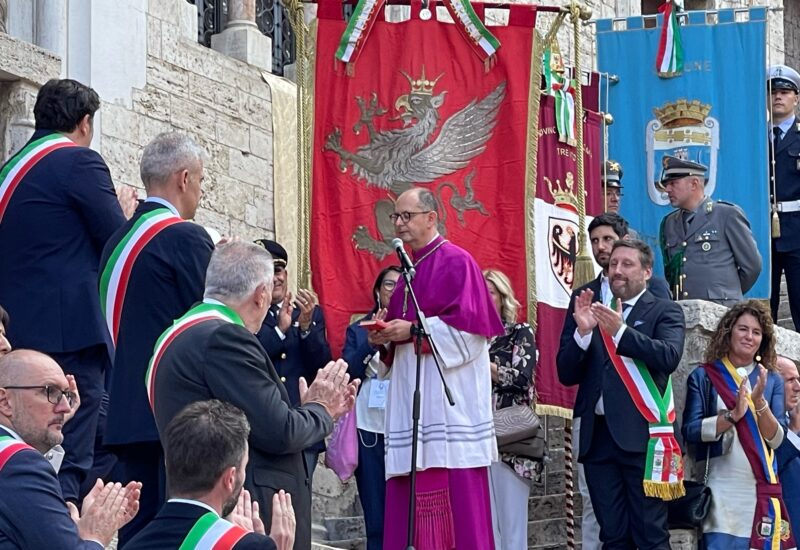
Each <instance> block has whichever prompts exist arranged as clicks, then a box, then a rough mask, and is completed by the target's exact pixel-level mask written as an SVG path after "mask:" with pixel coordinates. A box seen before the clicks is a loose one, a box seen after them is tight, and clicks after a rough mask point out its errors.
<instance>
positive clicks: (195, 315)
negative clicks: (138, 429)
mask: <svg viewBox="0 0 800 550" xmlns="http://www.w3.org/2000/svg"><path fill="white" fill-rule="evenodd" d="M214 319H217V320H222V321H225V322H226V323H235V324H237V325H240V326H244V322H243V321H242V318H241V317H239V314H238V313H236V312H235V311H234V310H232V309H231V308H229V307H228V306H226V305H224V304H219V303H209V302H201V303H199V304H197V305H196V306H194V307H193V308H192V309H190V310H189V311H187V312H186V313H185V314H184V315H183V317H181V318H180V319H177V320H176V321H175V322H174V323H172V326H171V327H169V328H168V329H167V330H165V331H164V332H163V334H161V336H159V337H158V340H156V345H155V348H154V349H153V357H152V358H151V359H150V365H149V366H148V367H147V372H146V373H145V375H144V383H145V386H147V397H148V399H149V400H150V407H151V408H152V409H153V410H154V411H155V397H156V374H157V373H158V364H159V363H160V361H161V358H162V357H163V356H164V353H165V352H166V350H167V348H168V347H169V345H170V344H171V343H172V342H173V341H175V339H176V338H177V337H178V336H180V335H181V334H182V333H183V332H184V331H186V330H188V329H190V328H191V327H193V326H195V325H198V324H200V323H203V322H205V321H211V320H214Z"/></svg>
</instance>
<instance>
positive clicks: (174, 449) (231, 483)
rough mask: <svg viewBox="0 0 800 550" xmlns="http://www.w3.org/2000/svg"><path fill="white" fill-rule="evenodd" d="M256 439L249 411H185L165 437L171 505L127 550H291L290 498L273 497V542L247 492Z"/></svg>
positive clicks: (217, 406)
mask: <svg viewBox="0 0 800 550" xmlns="http://www.w3.org/2000/svg"><path fill="white" fill-rule="evenodd" d="M249 435H250V424H249V422H248V421H247V418H246V417H245V415H244V413H243V412H242V411H241V410H239V409H238V408H236V407H234V406H233V405H230V404H228V403H223V402H222V401H218V400H216V399H211V400H208V401H196V402H194V403H191V404H190V405H187V406H186V407H185V408H184V409H183V410H182V411H181V412H180V413H178V414H177V416H175V418H173V419H172V421H171V422H170V423H169V425H168V426H167V429H166V431H165V434H164V452H165V454H166V462H167V480H168V485H169V488H168V490H169V494H170V499H169V500H168V501H167V503H166V504H165V505H164V507H163V508H162V509H161V511H160V512H159V513H158V515H157V516H156V517H155V519H154V520H153V521H152V522H151V523H150V524H149V525H148V526H147V527H145V528H144V529H143V530H142V531H141V532H140V533H139V534H138V535H137V536H135V537H134V538H133V540H131V542H130V544H129V545H127V546H126V548H128V549H130V550H149V549H152V550H167V549H175V550H178V549H179V548H230V549H231V550H256V549H260V550H273V549H277V550H290V549H291V548H292V545H293V544H294V530H295V519H294V509H293V508H292V499H291V497H290V495H288V494H286V493H284V492H283V491H280V492H279V493H276V494H275V496H274V497H273V499H272V528H271V531H270V535H269V537H267V536H266V535H265V533H264V524H263V523H262V522H261V520H260V519H259V516H258V504H257V503H256V502H251V500H250V495H249V493H248V492H247V491H243V490H242V487H243V486H244V478H245V468H246V467H247V455H248V452H247V451H248V449H247V438H248V437H249ZM198 457H202V460H198ZM216 545H219V546H216Z"/></svg>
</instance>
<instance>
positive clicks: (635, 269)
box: [556, 240, 684, 550]
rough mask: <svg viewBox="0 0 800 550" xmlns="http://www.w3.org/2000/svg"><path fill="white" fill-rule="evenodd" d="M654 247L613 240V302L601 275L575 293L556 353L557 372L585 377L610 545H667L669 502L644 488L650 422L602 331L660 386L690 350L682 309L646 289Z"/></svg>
mask: <svg viewBox="0 0 800 550" xmlns="http://www.w3.org/2000/svg"><path fill="white" fill-rule="evenodd" d="M652 269H653V253H652V251H651V250H650V248H649V247H648V246H647V245H646V244H645V243H643V242H641V241H625V240H620V241H617V242H616V243H615V244H614V247H613V249H612V252H611V255H610V258H609V268H608V274H609V279H610V286H611V293H612V295H613V297H614V298H615V299H616V300H615V301H616V304H614V305H615V307H614V308H612V307H609V306H608V305H604V304H603V303H602V301H600V296H601V287H600V281H599V280H598V279H595V280H594V281H592V282H590V283H589V284H587V285H585V286H583V287H581V288H579V289H577V290H576V291H575V292H574V293H573V295H572V299H571V301H570V305H569V310H568V312H567V317H566V319H565V321H564V329H563V332H562V333H561V343H560V348H559V351H558V355H557V358H556V365H557V368H558V377H559V380H560V382H561V383H562V384H564V385H566V386H574V385H578V386H579V388H578V395H577V399H576V402H575V410H574V413H573V414H574V416H575V417H576V418H580V422H581V430H580V432H581V433H580V452H579V455H578V460H579V461H580V462H581V463H582V464H583V466H584V469H585V472H586V480H587V483H588V486H589V492H590V494H591V500H592V504H593V505H594V509H595V513H596V514H597V519H598V521H599V523H600V539H601V540H602V542H603V548H630V549H633V548H637V547H638V548H640V549H643V550H644V549H668V548H669V532H668V530H667V505H666V503H665V502H663V501H662V500H660V499H656V498H651V497H647V496H645V493H644V489H643V479H644V475H645V460H646V456H647V455H646V450H647V447H648V440H649V438H650V436H649V424H648V422H647V420H645V418H644V416H643V414H642V413H641V412H640V411H639V410H638V409H637V407H636V405H635V404H634V400H633V398H632V396H631V394H630V393H628V390H627V389H626V386H625V385H624V383H623V380H622V378H621V377H620V375H619V374H618V371H617V367H616V366H614V364H613V363H612V361H611V356H610V355H609V351H608V348H607V344H606V343H605V342H604V337H603V336H602V335H601V331H603V332H604V333H605V334H606V336H605V338H606V339H607V340H610V341H612V342H613V345H614V346H616V353H615V355H617V356H622V357H625V358H630V359H633V360H640V361H644V362H645V365H646V369H647V371H649V373H650V376H652V379H653V382H654V383H655V385H656V386H657V387H658V389H659V391H660V392H664V391H665V389H666V385H667V381H668V380H669V375H670V373H672V372H673V371H674V370H675V369H676V368H677V366H678V363H679V362H680V358H681V354H682V352H683V341H684V318H683V311H682V310H681V308H680V307H679V306H678V305H677V304H676V303H674V302H672V301H669V300H664V299H659V298H656V297H655V296H653V294H652V293H651V292H650V291H648V290H647V288H646V282H647V280H648V279H649V278H650V276H651V275H652Z"/></svg>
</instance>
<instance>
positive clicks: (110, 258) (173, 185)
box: [99, 132, 214, 546]
mask: <svg viewBox="0 0 800 550" xmlns="http://www.w3.org/2000/svg"><path fill="white" fill-rule="evenodd" d="M204 156H205V152H204V151H203V149H202V148H201V147H200V146H199V145H197V144H196V143H195V142H194V141H193V140H192V139H191V138H189V137H188V136H186V135H184V134H179V133H174V132H171V133H164V134H160V135H158V136H157V137H156V138H154V139H153V141H151V142H150V143H149V144H148V145H147V147H145V149H144V152H143V153H142V160H141V163H140V173H141V178H142V182H143V183H144V188H145V191H146V192H147V198H146V199H145V200H144V202H143V203H142V204H140V205H139V207H138V208H137V209H136V212H135V213H134V215H133V217H132V218H131V219H130V220H129V221H128V222H127V223H126V224H125V225H123V226H122V227H121V228H120V229H118V230H117V231H116V232H115V233H114V234H113V235H112V236H111V238H110V239H109V240H108V242H107V243H106V246H105V249H104V250H103V256H102V258H101V261H100V266H101V271H100V283H99V287H100V306H101V308H102V310H103V313H104V315H105V318H106V324H107V326H108V331H109V334H110V335H111V338H112V341H113V343H114V345H115V346H116V353H115V356H114V369H113V371H112V373H111V383H110V388H109V392H110V404H109V410H108V418H107V420H106V431H105V438H104V443H105V445H106V446H108V447H109V448H110V449H111V450H113V452H114V454H115V455H116V456H117V459H118V462H117V465H116V466H115V468H114V471H113V472H112V474H111V479H113V480H115V481H120V482H122V483H127V482H129V481H131V480H134V479H136V480H139V481H141V482H142V483H143V487H142V498H141V502H140V504H141V507H140V509H139V514H138V515H137V517H136V518H135V519H134V521H132V522H130V523H129V524H128V525H126V526H125V528H124V529H122V530H120V534H119V543H120V545H121V546H124V545H125V543H127V542H128V541H129V540H130V539H131V538H132V537H133V535H135V534H136V533H137V532H138V531H139V530H140V529H141V528H142V527H143V526H144V525H146V524H147V523H148V522H149V521H150V520H151V519H153V517H154V516H155V514H156V512H157V511H158V509H159V508H160V507H161V504H162V503H163V502H164V497H165V494H164V489H165V480H164V472H163V461H164V458H163V452H162V450H161V444H160V443H159V440H158V430H157V429H156V423H155V419H154V418H153V412H152V410H151V409H150V404H149V402H148V400H147V392H146V390H145V387H144V384H142V380H143V379H144V375H145V372H146V371H147V365H148V363H149V362H150V357H151V355H152V351H153V346H155V343H156V340H157V339H158V337H159V335H161V333H162V332H164V330H166V329H167V328H168V327H169V326H170V324H172V321H173V320H174V319H176V318H177V317H180V316H181V315H182V314H183V313H185V312H186V310H187V309H189V308H190V307H191V306H192V304H194V303H196V302H199V301H200V300H202V298H203V286H204V281H205V272H206V268H207V267H208V261H209V259H210V258H211V252H212V251H213V249H214V243H213V242H212V241H211V238H210V237H209V235H208V232H207V231H206V230H205V229H203V227H202V226H200V225H198V224H195V223H192V222H188V221H185V220H191V219H192V218H194V215H195V212H196V210H197V205H198V204H199V202H200V197H201V195H202V190H201V184H202V181H203V159H204Z"/></svg>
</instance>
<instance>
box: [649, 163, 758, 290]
mask: <svg viewBox="0 0 800 550" xmlns="http://www.w3.org/2000/svg"><path fill="white" fill-rule="evenodd" d="M706 171H707V168H706V167H705V166H703V165H702V164H698V163H696V162H692V161H688V160H683V159H679V158H675V157H671V156H665V157H664V160H663V171H662V175H661V186H662V188H663V189H664V191H665V192H666V193H667V195H668V196H669V202H670V205H672V206H673V207H675V208H676V209H675V210H674V211H672V212H670V213H669V214H667V215H666V217H664V219H663V220H662V222H661V230H660V242H661V253H662V254H663V257H664V275H665V276H666V278H667V282H668V283H669V284H670V287H671V289H672V292H673V294H674V297H675V299H677V300H708V301H710V302H716V303H718V304H722V305H724V306H731V305H733V304H735V303H736V302H738V301H739V300H741V299H742V295H743V294H744V293H746V292H747V291H748V290H750V288H751V287H752V286H753V284H755V282H756V279H758V275H759V274H760V273H761V254H759V252H758V248H757V247H756V242H755V239H754V238H753V233H752V232H751V231H750V223H749V222H748V221H747V218H746V217H745V215H744V212H742V209H741V208H739V207H738V206H736V205H735V204H732V203H729V202H725V201H714V200H712V199H711V198H710V197H708V196H706V194H705V182H706Z"/></svg>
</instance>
